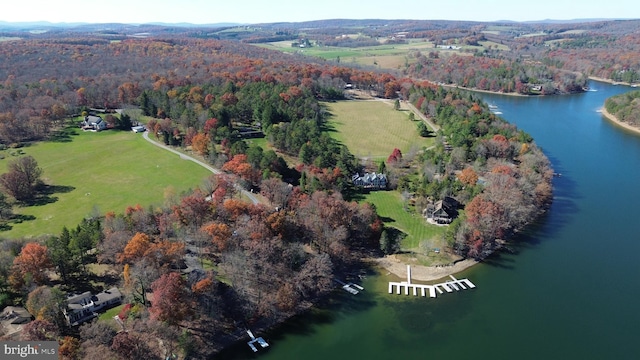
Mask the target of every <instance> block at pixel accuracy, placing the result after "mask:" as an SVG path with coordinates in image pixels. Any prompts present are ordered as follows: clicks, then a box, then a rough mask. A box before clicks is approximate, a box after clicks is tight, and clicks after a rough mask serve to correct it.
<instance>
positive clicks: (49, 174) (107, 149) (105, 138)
mask: <svg viewBox="0 0 640 360" xmlns="http://www.w3.org/2000/svg"><path fill="white" fill-rule="evenodd" d="M18 151H20V152H23V153H24V155H31V156H33V157H34V158H35V159H36V161H37V162H38V164H39V166H40V167H41V168H42V170H43V175H42V179H43V180H44V181H45V182H46V183H47V184H49V185H53V186H54V187H55V188H54V193H53V194H51V195H49V198H50V201H48V202H45V204H43V205H37V206H28V207H14V212H15V213H16V214H20V215H23V217H25V218H33V219H32V220H25V221H23V222H22V223H10V224H9V225H10V226H11V227H12V228H11V229H10V230H8V231H3V232H0V237H5V238H15V237H35V236H39V235H43V234H59V233H60V231H61V230H62V227H63V226H67V227H75V226H76V225H77V224H79V223H80V221H81V220H82V218H83V217H86V216H88V215H90V214H92V213H93V212H94V211H95V210H97V211H98V212H99V214H101V215H103V214H104V213H106V212H108V211H115V212H116V213H122V212H124V210H125V208H126V207H127V206H129V205H136V204H140V205H142V206H144V207H147V206H149V205H154V204H156V205H160V204H162V203H163V201H164V193H165V190H166V189H168V188H173V189H174V190H175V192H177V193H178V194H179V193H180V192H183V191H185V190H188V189H190V188H196V187H198V186H199V185H200V184H201V183H202V181H203V180H204V179H205V178H206V177H208V176H209V175H210V174H211V173H210V172H209V171H207V170H206V169H204V168H202V167H200V166H198V165H197V164H195V163H194V162H191V161H186V160H181V159H180V158H179V157H178V156H176V155H174V154H172V153H170V152H168V151H165V150H162V149H160V148H158V147H157V146H154V145H152V144H150V143H148V142H147V141H145V140H144V139H143V138H142V134H135V133H132V132H118V131H104V132H99V133H94V132H82V131H81V130H79V129H73V130H72V132H71V135H70V136H67V137H63V139H62V140H58V141H48V142H41V143H36V144H33V145H31V146H28V147H23V148H21V149H8V150H4V151H0V155H1V156H4V158H3V159H2V160H0V173H4V172H6V167H7V164H8V162H10V161H11V160H12V159H15V158H16V156H14V155H11V154H12V153H13V154H16V152H18Z"/></svg>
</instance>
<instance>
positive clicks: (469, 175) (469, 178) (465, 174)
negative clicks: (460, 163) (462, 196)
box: [458, 167, 478, 186]
mask: <svg viewBox="0 0 640 360" xmlns="http://www.w3.org/2000/svg"><path fill="white" fill-rule="evenodd" d="M458 180H460V182H461V183H462V184H464V185H467V186H473V185H475V184H476V183H477V182H478V174H477V173H476V172H475V170H473V168H470V167H468V168H465V169H464V170H462V171H461V172H460V174H459V175H458Z"/></svg>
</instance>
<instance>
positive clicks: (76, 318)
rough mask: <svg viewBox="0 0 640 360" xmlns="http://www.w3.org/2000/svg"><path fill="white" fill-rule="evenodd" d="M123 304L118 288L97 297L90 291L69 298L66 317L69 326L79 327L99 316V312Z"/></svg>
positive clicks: (101, 293) (103, 292) (65, 312)
mask: <svg viewBox="0 0 640 360" xmlns="http://www.w3.org/2000/svg"><path fill="white" fill-rule="evenodd" d="M121 302H122V294H121V293H120V290H118V288H116V287H112V288H111V289H109V290H105V291H102V292H100V293H98V294H96V295H93V294H91V292H90V291H86V292H83V293H82V294H79V295H71V296H69V297H67V308H66V309H65V310H64V317H65V318H66V319H67V322H68V323H69V325H71V326H74V325H79V324H81V323H83V322H85V321H89V320H91V319H93V318H94V317H96V316H98V311H100V310H106V309H109V308H112V307H114V306H116V305H118V304H120V303H121Z"/></svg>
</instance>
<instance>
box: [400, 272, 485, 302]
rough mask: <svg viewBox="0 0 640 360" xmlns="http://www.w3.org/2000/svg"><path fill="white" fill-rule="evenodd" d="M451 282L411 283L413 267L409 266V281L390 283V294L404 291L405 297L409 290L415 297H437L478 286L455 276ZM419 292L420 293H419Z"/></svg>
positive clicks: (451, 276)
mask: <svg viewBox="0 0 640 360" xmlns="http://www.w3.org/2000/svg"><path fill="white" fill-rule="evenodd" d="M449 277H450V278H451V280H449V281H446V282H443V283H440V284H433V285H423V284H412V283H411V265H407V281H400V282H395V281H390V282H389V294H393V293H394V292H395V293H396V294H398V295H399V294H401V293H402V292H403V291H402V290H404V294H405V295H409V289H411V290H412V292H413V295H414V296H418V293H420V295H422V296H427V291H428V292H429V297H432V298H434V297H436V296H437V294H438V293H439V294H443V293H444V292H445V291H446V292H448V293H451V292H454V291H461V290H466V289H473V288H475V287H476V286H475V285H474V284H473V283H472V282H471V281H470V280H469V279H460V280H458V279H456V278H455V277H453V275H449ZM418 290H419V291H418Z"/></svg>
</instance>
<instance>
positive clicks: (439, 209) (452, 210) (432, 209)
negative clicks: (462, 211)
mask: <svg viewBox="0 0 640 360" xmlns="http://www.w3.org/2000/svg"><path fill="white" fill-rule="evenodd" d="M459 207H460V203H458V200H456V199H454V198H452V197H450V196H445V198H444V199H442V200H439V201H436V202H435V204H432V205H429V206H427V208H426V209H424V211H423V212H422V214H423V216H424V217H426V218H427V221H431V222H434V223H438V224H451V222H452V221H453V220H454V219H455V218H456V217H458V208H459Z"/></svg>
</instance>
